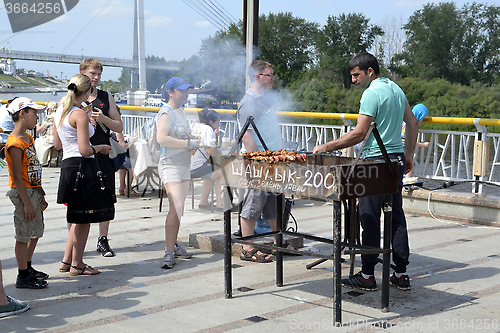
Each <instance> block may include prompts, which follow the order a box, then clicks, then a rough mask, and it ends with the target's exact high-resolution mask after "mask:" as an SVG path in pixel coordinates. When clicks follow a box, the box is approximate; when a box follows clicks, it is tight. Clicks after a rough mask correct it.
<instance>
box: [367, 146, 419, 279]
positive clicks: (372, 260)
mask: <svg viewBox="0 0 500 333" xmlns="http://www.w3.org/2000/svg"><path fill="white" fill-rule="evenodd" d="M389 157H390V158H391V159H397V158H398V157H400V158H401V161H402V163H401V164H400V165H399V169H398V184H399V186H398V191H397V192H396V193H394V194H393V195H392V235H391V238H392V239H391V240H392V260H393V262H394V265H395V266H396V269H395V271H396V272H397V273H405V272H406V266H408V264H409V261H408V258H409V256H410V248H409V245H408V231H407V227H406V218H405V213H404V211H403V197H402V193H401V191H402V188H403V176H404V172H405V169H406V158H405V156H404V154H389ZM373 159H375V160H380V159H383V157H382V156H380V157H375V158H373ZM383 203H384V195H372V196H368V197H362V198H359V217H360V220H361V226H362V227H363V232H362V244H363V245H366V246H372V247H376V248H380V216H381V211H382V207H383ZM377 262H378V254H363V255H361V266H362V269H361V271H362V272H363V273H364V274H367V275H373V274H374V271H375V265H376V264H377Z"/></svg>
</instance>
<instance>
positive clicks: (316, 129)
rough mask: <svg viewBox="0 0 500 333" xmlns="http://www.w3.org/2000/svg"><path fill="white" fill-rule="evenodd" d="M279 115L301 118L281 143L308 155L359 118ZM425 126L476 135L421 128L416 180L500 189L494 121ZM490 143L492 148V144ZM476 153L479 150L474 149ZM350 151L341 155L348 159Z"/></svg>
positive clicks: (227, 123) (133, 120)
mask: <svg viewBox="0 0 500 333" xmlns="http://www.w3.org/2000/svg"><path fill="white" fill-rule="evenodd" d="M122 109H130V110H132V109H133V110H137V109H144V110H145V111H155V110H158V108H140V107H125V108H122ZM198 110H199V109H186V112H187V113H188V117H191V118H192V119H191V120H193V119H194V118H195V112H196V111H198ZM217 111H218V112H219V113H224V114H234V113H235V110H217ZM278 114H279V115H280V116H283V117H290V118H297V117H298V118H305V119H304V120H305V121H304V123H282V124H281V125H280V126H281V134H282V138H283V140H285V141H286V142H289V143H293V145H295V146H296V147H297V148H298V149H299V150H300V149H302V150H306V151H311V150H312V149H313V148H314V147H315V146H317V145H319V144H323V143H325V142H328V141H330V140H333V139H337V138H339V137H341V136H342V135H343V134H345V133H347V132H348V131H350V130H352V129H353V128H354V127H355V126H354V125H353V124H352V120H356V119H357V115H356V114H338V113H337V114H335V113H315V112H278ZM122 118H123V123H124V131H125V133H127V134H130V135H137V136H139V138H143V139H144V138H145V137H146V130H147V127H148V125H149V124H150V123H151V121H152V116H151V115H150V116H136V115H124V116H122ZM307 118H309V119H311V118H322V119H342V120H343V122H344V125H315V124H307V123H306V122H307ZM424 122H426V123H436V124H455V125H475V126H476V129H477V131H476V132H461V131H441V130H420V131H419V136H418V141H419V142H423V141H427V142H430V146H429V148H422V147H417V148H416V149H415V154H414V162H415V168H414V171H413V175H414V176H418V177H420V178H425V179H435V180H447V181H449V180H452V181H471V182H473V181H475V182H477V183H478V186H477V187H476V192H482V185H480V184H481V183H485V182H491V183H494V184H496V185H498V186H500V175H499V172H500V171H499V169H500V152H499V151H500V134H497V133H490V132H488V131H487V128H486V126H500V120H497V119H473V118H448V117H428V118H425V119H424ZM220 128H221V133H222V134H221V136H222V137H226V138H229V139H230V140H231V139H233V138H235V137H236V135H237V126H236V121H235V120H227V119H226V120H224V119H223V120H222V121H221V125H220ZM477 142H486V145H485V146H484V147H485V148H483V149H482V150H481V152H480V154H479V155H478V152H477V151H475V146H477ZM491 143H492V144H491ZM476 149H477V148H476ZM352 153H353V152H352V148H349V149H347V150H345V151H344V154H346V155H348V156H350V155H351V154H352ZM481 160H484V163H485V164H486V168H484V170H486V172H482V173H481V172H480V171H481V170H479V171H478V170H476V169H477V165H478V164H477V163H478V161H479V164H480V161H481Z"/></svg>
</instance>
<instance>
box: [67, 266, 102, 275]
mask: <svg viewBox="0 0 500 333" xmlns="http://www.w3.org/2000/svg"><path fill="white" fill-rule="evenodd" d="M71 268H74V269H76V270H78V271H79V272H78V273H71V271H70V272H69V275H70V276H78V275H96V274H99V273H101V272H99V271H98V270H97V269H95V268H92V267H91V266H89V265H85V267H84V268H80V267H78V266H71Z"/></svg>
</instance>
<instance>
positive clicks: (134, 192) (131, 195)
mask: <svg viewBox="0 0 500 333" xmlns="http://www.w3.org/2000/svg"><path fill="white" fill-rule="evenodd" d="M125 195H126V194H125ZM128 196H129V197H138V196H139V193H137V192H136V191H134V190H130V192H129V194H128Z"/></svg>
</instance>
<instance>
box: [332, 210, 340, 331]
mask: <svg viewBox="0 0 500 333" xmlns="http://www.w3.org/2000/svg"><path fill="white" fill-rule="evenodd" d="M341 209H342V208H341V203H340V201H338V200H336V201H334V202H333V308H334V310H333V314H334V315H333V321H334V322H335V325H338V324H341V323H342V285H341V278H342V269H341V267H340V251H341V248H340V245H341V244H340V242H341V239H340V237H341V236H340V233H341V232H340V229H341V223H340V219H341V215H342V214H341Z"/></svg>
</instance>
